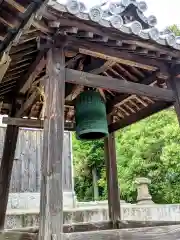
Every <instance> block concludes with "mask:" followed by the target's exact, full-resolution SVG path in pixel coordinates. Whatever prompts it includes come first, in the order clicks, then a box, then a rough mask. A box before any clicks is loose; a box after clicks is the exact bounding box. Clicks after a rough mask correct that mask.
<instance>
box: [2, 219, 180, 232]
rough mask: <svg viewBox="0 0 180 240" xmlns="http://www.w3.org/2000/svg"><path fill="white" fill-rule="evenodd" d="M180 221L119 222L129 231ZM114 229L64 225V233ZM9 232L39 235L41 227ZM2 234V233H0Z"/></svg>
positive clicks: (106, 225) (97, 225) (97, 224)
mask: <svg viewBox="0 0 180 240" xmlns="http://www.w3.org/2000/svg"><path fill="white" fill-rule="evenodd" d="M179 224H180V222H179V221H123V220H122V221H118V229H127V228H131V229H132V228H144V227H157V226H161V227H162V226H170V225H179ZM110 229H113V223H112V221H98V222H79V223H73V224H64V225H63V232H64V233H73V232H87V231H88V232H92V231H102V230H110ZM6 231H7V232H13V233H14V234H16V233H17V232H21V233H31V234H32V233H36V234H37V233H38V232H39V227H37V226H36V227H24V228H14V229H8V230H6ZM0 233H1V232H0Z"/></svg>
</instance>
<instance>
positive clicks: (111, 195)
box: [104, 133, 121, 228]
mask: <svg viewBox="0 0 180 240" xmlns="http://www.w3.org/2000/svg"><path fill="white" fill-rule="evenodd" d="M104 150H105V160H106V177H107V188H108V206H109V219H110V220H111V221H112V222H113V226H114V228H117V227H118V225H117V224H118V220H120V219H121V209H120V194H119V184H118V177H117V164H116V146H115V135H114V133H111V134H109V136H108V137H106V138H105V139H104Z"/></svg>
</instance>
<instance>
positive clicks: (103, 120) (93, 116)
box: [75, 90, 108, 140]
mask: <svg viewBox="0 0 180 240" xmlns="http://www.w3.org/2000/svg"><path fill="white" fill-rule="evenodd" d="M75 110H76V113H75V119H76V137H77V139H79V140H96V139H101V138H103V137H106V136H107V135H108V124H107V117H106V106H105V102H104V99H103V98H102V97H101V94H100V93H99V92H96V91H93V90H87V91H84V92H82V93H80V94H79V96H78V97H77V99H76V103H75Z"/></svg>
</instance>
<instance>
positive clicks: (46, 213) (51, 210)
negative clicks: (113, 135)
mask: <svg viewBox="0 0 180 240" xmlns="http://www.w3.org/2000/svg"><path fill="white" fill-rule="evenodd" d="M47 75H48V78H47V80H46V85H45V99H46V108H45V118H44V119H45V120H44V141H43V156H42V179H41V201H40V230H39V240H51V239H54V240H63V138H64V99H65V97H64V93H65V55H64V50H63V48H60V49H55V48H53V49H51V50H50V51H49V52H48V59H47Z"/></svg>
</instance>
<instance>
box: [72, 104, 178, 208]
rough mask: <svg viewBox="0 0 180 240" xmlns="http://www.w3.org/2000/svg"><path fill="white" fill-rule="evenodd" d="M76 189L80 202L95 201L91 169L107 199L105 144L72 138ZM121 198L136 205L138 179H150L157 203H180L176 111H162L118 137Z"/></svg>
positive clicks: (102, 194) (124, 130) (101, 192)
mask: <svg viewBox="0 0 180 240" xmlns="http://www.w3.org/2000/svg"><path fill="white" fill-rule="evenodd" d="M73 143H74V149H73V150H74V164H75V172H76V178H75V189H76V192H77V195H78V197H79V199H80V200H91V199H93V188H92V175H91V170H92V167H96V169H98V177H99V182H98V184H99V187H100V196H101V197H102V198H106V197H107V187H106V176H105V167H104V153H103V142H102V141H95V142H92V143H90V142H79V141H77V140H76V139H75V138H73ZM116 149H117V165H118V177H119V181H120V188H121V198H122V199H125V200H126V201H128V202H135V201H136V187H135V185H134V184H133V182H134V180H135V178H136V177H149V178H150V179H151V181H152V184H151V186H150V191H151V194H152V196H153V200H154V201H155V202H156V203H177V202H179V201H180V192H179V190H178V186H179V184H180V129H179V125H178V122H177V119H176V115H175V113H174V110H173V109H169V110H166V111H162V112H160V113H158V114H155V115H153V116H151V117H149V118H147V119H145V120H142V121H140V122H138V123H136V124H133V125H132V126H129V127H127V128H125V129H123V130H120V131H118V132H117V133H116Z"/></svg>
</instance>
